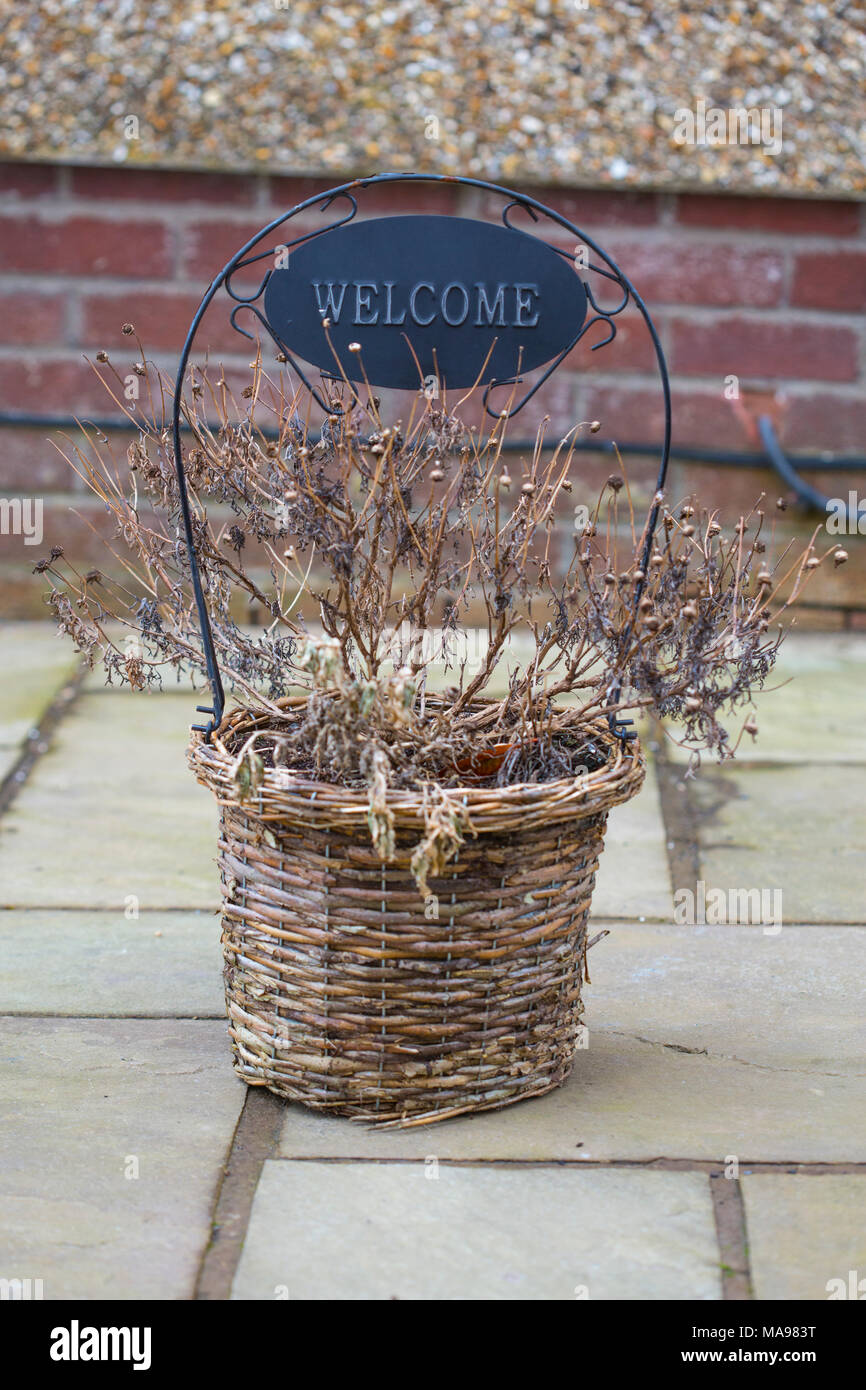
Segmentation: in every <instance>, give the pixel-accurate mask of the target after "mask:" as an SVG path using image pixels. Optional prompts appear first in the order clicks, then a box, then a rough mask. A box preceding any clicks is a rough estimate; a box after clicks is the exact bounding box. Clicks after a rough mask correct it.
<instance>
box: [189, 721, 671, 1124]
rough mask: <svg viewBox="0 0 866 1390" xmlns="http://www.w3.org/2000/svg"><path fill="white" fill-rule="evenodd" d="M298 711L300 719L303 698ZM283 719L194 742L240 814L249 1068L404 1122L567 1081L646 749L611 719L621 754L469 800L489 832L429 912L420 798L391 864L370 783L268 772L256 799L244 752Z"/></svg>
mask: <svg viewBox="0 0 866 1390" xmlns="http://www.w3.org/2000/svg"><path fill="white" fill-rule="evenodd" d="M281 703H283V704H284V705H285V706H286V713H287V717H288V718H290V717H291V706H292V705H293V704H296V703H297V702H296V701H292V700H287V701H284V702H281ZM273 727H274V721H273V716H271V715H267V714H261V715H254V714H251V713H249V712H247V711H237V712H235V713H234V714H232V715H230V716H229V717H227V718H226V719H224V720H223V723H222V724H221V726H220V728H219V729H218V730H217V731H216V732H215V734H214V735H213V737H212V739H211V741H210V742H209V743H205V742H204V740H203V738H202V736H201V735H200V734H194V735H193V739H192V743H191V744H190V749H189V757H190V762H191V765H192V767H193V769H194V770H195V772H196V775H197V777H198V779H199V781H201V782H202V783H204V785H206V786H208V787H209V788H210V789H211V791H213V792H214V793H215V795H216V796H217V799H218V801H219V803H220V808H221V823H220V840H219V864H220V873H221V877H222V887H223V898H224V904H223V914H222V927H223V932H222V942H223V949H224V953H225V988H226V1002H227V1007H228V1017H229V1031H230V1033H231V1038H232V1045H233V1049H234V1065H235V1070H236V1071H237V1073H238V1074H239V1075H240V1076H241V1077H243V1079H244V1080H245V1081H246V1082H247V1083H248V1084H249V1085H251V1086H267V1087H268V1088H269V1089H270V1090H272V1091H275V1092H276V1093H277V1094H278V1095H281V1096H284V1097H285V1098H286V1099H288V1100H293V1101H299V1102H300V1103H301V1104H303V1105H307V1106H312V1107H313V1108H315V1109H320V1110H325V1111H330V1112H331V1113H332V1114H335V1115H350V1116H353V1117H355V1118H358V1119H365V1120H369V1121H372V1122H374V1123H379V1124H390V1125H400V1126H403V1125H409V1124H421V1123H428V1122H430V1121H433V1120H441V1119H446V1118H448V1117H449V1116H453V1115H459V1114H464V1113H467V1112H471V1111H475V1110H489V1109H493V1108H496V1107H498V1106H503V1105H510V1104H512V1103H513V1102H514V1101H518V1100H523V1099H525V1098H527V1097H529V1096H537V1095H541V1094H543V1093H544V1092H545V1091H549V1090H551V1089H552V1088H553V1087H555V1086H558V1085H560V1084H561V1083H562V1082H563V1081H564V1080H565V1079H566V1077H567V1076H568V1074H569V1072H570V1070H571V1066H572V1061H573V1058H574V1053H575V1049H576V1047H577V1043H578V1034H579V1029H580V1026H581V1016H582V1013H583V1004H582V1000H581V987H582V984H583V980H584V977H585V974H586V950H587V925H586V924H587V916H588V913H589V906H590V899H591V895H592V889H593V885H594V882H595V872H596V869H597V866H598V860H599V855H600V854H601V850H602V846H603V837H604V831H605V826H606V823H607V814H608V811H609V810H610V808H611V807H612V806H615V805H617V804H618V803H620V802H623V801H626V800H628V799H629V798H630V797H632V796H633V795H634V794H635V793H636V792H637V791H638V790H639V789H640V786H641V784H642V782H643V778H644V771H645V768H644V760H643V754H642V752H641V749H640V746H639V743H638V741H637V739H635V740H633V741H631V742H630V743H629V744H627V745H626V746H623V745H622V744H621V742H620V741H619V740H617V739H615V738H614V737H613V736H612V735H611V734H610V732H609V730H608V727H607V724H606V722H604V721H598V722H593V723H592V724H587V723H584V724H583V725H581V726H580V727H581V730H582V731H585V732H586V733H587V734H589V735H590V736H591V737H592V739H593V741H594V743H595V744H596V746H597V747H600V748H602V749H603V750H604V751H605V752H606V754H607V761H606V763H605V765H604V766H603V767H601V768H599V770H598V771H596V772H590V773H587V774H584V775H582V776H580V777H577V778H573V777H569V778H566V779H562V780H558V781H552V782H543V783H519V784H516V785H512V786H507V787H490V786H479V785H477V784H475V785H472V786H470V785H467V786H465V787H463V788H459V789H457V791H456V792H455V791H454V790H453V789H452V790H451V795H456V796H458V798H459V801H460V802H461V804H462V805H463V806H464V807H465V811H466V813H467V815H468V817H469V822H470V825H471V829H468V830H467V831H466V832H465V841H464V843H463V844H462V845H461V846H460V850H459V853H458V855H457V856H456V857H455V858H454V859H453V860H451V861H450V862H449V864H448V866H447V869H446V871H445V874H444V875H443V876H442V877H439V878H431V879H430V881H429V886H430V889H431V890H432V893H433V894H434V895H435V896H434V897H433V898H432V899H428V900H427V902H426V904H425V901H424V899H423V898H422V896H421V894H420V892H419V890H418V886H417V884H416V882H415V879H414V878H413V876H412V873H411V872H410V868H409V861H410V859H411V856H412V852H413V850H414V848H415V846H416V845H417V844H418V842H419V840H420V839H421V838H422V836H423V834H424V815H423V799H422V796H421V795H420V794H419V793H417V792H414V791H405V790H395V791H390V792H389V793H388V806H389V808H390V809H391V810H392V811H393V813H394V821H395V832H396V836H395V838H396V855H395V858H394V859H393V860H391V861H390V862H388V863H383V862H382V861H381V860H380V858H379V857H378V854H377V852H376V850H375V849H374V847H373V844H372V842H371V838H370V829H369V826H368V823H367V803H366V797H365V795H364V793H363V791H360V792H359V791H357V790H353V789H350V788H346V787H341V786H335V785H333V784H329V783H322V782H314V781H310V780H306V779H305V778H304V776H303V775H302V774H295V773H292V772H291V771H290V770H287V769H285V768H270V767H265V769H264V772H263V774H262V777H261V781H260V784H259V785H258V786H256V787H255V789H253V790H251V789H247V792H246V795H245V799H244V800H242V801H241V800H239V799H238V790H237V777H236V767H237V761H236V760H237V757H238V754H239V753H240V751H241V750H242V749H243V747H244V745H245V744H246V743H247V741H248V740H249V739H250V737H251V735H253V734H254V733H256V732H257V731H260V732H261V733H263V734H266V733H267V732H268V731H269V729H272V728H273ZM437 913H438V916H437V915H436V914H437Z"/></svg>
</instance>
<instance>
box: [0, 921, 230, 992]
mask: <svg viewBox="0 0 866 1390" xmlns="http://www.w3.org/2000/svg"><path fill="white" fill-rule="evenodd" d="M127 910H129V911H131V910H132V908H131V905H130V908H128V909H127ZM0 1014H58V1015H70V1014H73V1015H85V1016H87V1015H90V1016H102V1017H123V1016H124V1015H126V1014H132V1015H135V1016H136V1017H141V1018H172V1017H187V1018H189V1017H196V1018H223V1017H224V1015H225V1004H224V998H223V986H222V948H221V946H220V928H219V920H218V918H217V917H216V916H215V915H214V914H213V913H206V912H148V913H144V914H143V915H141V916H139V917H138V918H137V919H136V918H134V917H129V918H127V917H126V916H125V915H124V913H123V912H112V911H106V912H95V911H93V910H91V911H89V912H76V911H63V910H61V909H57V908H55V909H52V910H49V911H45V910H42V909H40V908H31V909H29V910H24V911H6V912H0Z"/></svg>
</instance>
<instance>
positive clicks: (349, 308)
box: [264, 215, 587, 390]
mask: <svg viewBox="0 0 866 1390" xmlns="http://www.w3.org/2000/svg"><path fill="white" fill-rule="evenodd" d="M586 305H587V297H586V291H585V289H584V287H583V284H582V283H581V280H580V277H579V275H578V274H577V271H576V270H575V268H574V265H573V263H572V262H571V261H570V260H566V259H565V257H563V256H561V255H560V254H559V253H558V252H557V251H555V250H553V248H552V247H550V246H548V245H547V244H546V243H545V242H543V241H539V240H537V239H536V238H535V237H533V236H530V235H528V234H527V233H525V232H521V231H517V230H516V229H513V228H510V227H501V226H497V225H495V224H490V223H486V222H477V221H472V220H470V219H468V218H460V217H443V216H427V215H424V216H406V217H380V218H373V219H371V220H370V221H367V222H357V223H350V224H347V225H346V226H343V227H337V228H335V229H334V230H333V231H328V232H323V233H322V234H321V235H320V236H316V237H313V238H311V240H310V241H307V242H304V243H302V245H300V246H299V247H296V248H294V249H293V250H292V251H291V252H290V253H289V254H288V256H287V264H286V265H284V266H280V265H279V264H278V265H277V268H276V269H274V270H273V271H272V272H271V275H270V278H269V280H268V283H267V286H266V288H265V295H264V313H265V318H266V319H267V321H268V324H269V325H270V328H271V330H272V332H273V334H274V336H275V337H276V339H277V340H278V341H280V342H281V343H282V344H284V345H285V347H286V348H287V349H288V350H289V351H290V352H293V353H296V354H297V355H298V356H299V357H301V358H303V359H304V361H306V362H310V363H312V364H313V365H314V366H316V367H319V368H321V369H322V370H324V371H326V372H339V370H340V366H341V367H342V370H343V371H344V372H345V375H346V376H347V377H348V378H349V380H350V381H362V380H363V378H364V375H366V377H367V380H368V381H369V383H370V385H371V386H382V387H387V386H390V387H396V388H401V389H409V390H412V389H415V390H417V389H418V388H419V387H420V386H421V385H422V384H423V379H424V378H429V377H431V376H436V377H437V378H438V380H439V381H441V383H442V384H443V385H444V386H446V387H463V386H471V385H472V383H473V382H475V381H476V380H477V381H479V382H481V383H484V384H486V383H487V382H490V381H492V380H494V379H495V380H496V381H503V380H507V379H508V378H510V377H514V376H516V375H517V373H518V371H520V372H527V371H532V370H533V368H535V367H540V366H542V365H543V364H544V363H546V362H550V361H551V360H552V359H553V358H554V357H557V356H558V355H559V354H560V353H561V352H563V351H564V350H565V349H566V348H567V347H568V346H569V345H570V343H571V342H572V341H573V340H574V339H575V338H576V337H577V335H578V333H579V332H580V329H581V326H582V325H583V322H584V319H585V317H586ZM323 318H328V319H329V320H330V326H329V329H328V334H329V336H330V339H331V344H332V345H333V350H332V347H331V346H329V344H328V340H327V338H326V336H325V330H324V327H323V324H322V320H323ZM350 343H352V344H354V343H357V344H360V348H361V352H360V361H359V354H358V353H357V352H350V351H349V344H350ZM410 343H411V346H412V350H414V353H415V356H416V357H417V359H418V361H417V363H416V361H415V359H414V358H413V355H412V351H410V347H409V344H410ZM334 352H336V353H337V355H338V357H339V365H338V363H337V361H336V360H335V357H334ZM488 354H489V357H488ZM485 359H487V362H486V366H485ZM362 366H363V371H362ZM419 367H420V374H419ZM482 368H483V370H482Z"/></svg>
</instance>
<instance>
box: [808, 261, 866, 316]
mask: <svg viewBox="0 0 866 1390" xmlns="http://www.w3.org/2000/svg"><path fill="white" fill-rule="evenodd" d="M791 303H792V304H797V305H803V306H804V307H805V308H809V309H838V310H840V311H841V312H842V313H846V312H847V313H856V312H857V311H858V310H861V309H866V251H832V252H828V253H826V254H824V253H821V252H809V253H807V254H804V255H802V256H798V257H797V259H796V260H795V262H794V284H793V288H792V291H791Z"/></svg>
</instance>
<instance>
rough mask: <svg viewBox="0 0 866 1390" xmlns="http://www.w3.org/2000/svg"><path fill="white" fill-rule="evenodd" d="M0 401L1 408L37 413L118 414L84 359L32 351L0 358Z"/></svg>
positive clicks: (104, 389) (98, 415) (106, 392)
mask: <svg viewBox="0 0 866 1390" xmlns="http://www.w3.org/2000/svg"><path fill="white" fill-rule="evenodd" d="M109 379H110V378H109ZM0 402H2V406H3V409H6V410H17V411H22V412H29V413H33V414H39V415H73V414H77V413H79V412H81V411H86V412H90V413H91V414H93V415H96V416H97V417H102V416H106V417H108V416H117V415H119V411H118V409H117V406H116V405H115V403H114V401H113V400H112V399H111V397H110V395H109V394H108V391H107V390H106V388H105V386H103V385H102V383H101V382H100V380H99V377H98V376H97V374H96V372H95V371H94V370H93V369H92V368H91V367H90V365H89V364H88V363H87V362H84V361H70V360H69V359H68V358H52V357H49V356H43V357H37V356H34V355H33V354H32V353H27V354H26V355H24V356H22V357H21V358H17V359H14V360H8V359H7V360H3V361H0ZM70 423H71V421H70Z"/></svg>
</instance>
